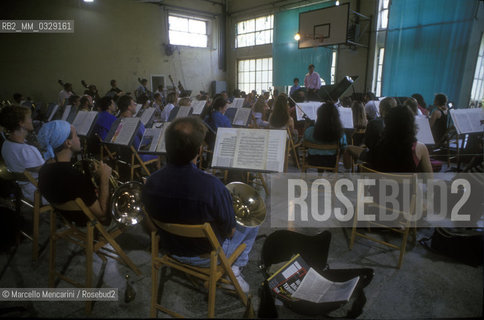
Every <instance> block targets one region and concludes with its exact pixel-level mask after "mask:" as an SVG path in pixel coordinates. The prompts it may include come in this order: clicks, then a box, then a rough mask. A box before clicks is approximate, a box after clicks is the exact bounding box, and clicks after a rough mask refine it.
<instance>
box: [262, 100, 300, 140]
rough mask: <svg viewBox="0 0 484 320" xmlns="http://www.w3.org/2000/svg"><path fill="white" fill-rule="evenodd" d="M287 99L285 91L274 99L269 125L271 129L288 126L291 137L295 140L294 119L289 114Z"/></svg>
mask: <svg viewBox="0 0 484 320" xmlns="http://www.w3.org/2000/svg"><path fill="white" fill-rule="evenodd" d="M289 109H290V106H289V100H288V99H287V95H286V94H285V93H281V94H280V95H279V96H278V97H277V100H276V103H275V105H274V107H273V108H272V113H271V116H270V118H269V125H270V127H271V128H273V129H284V130H286V128H289V130H290V131H291V135H292V137H293V139H294V140H295V141H296V140H297V131H296V129H295V128H294V119H293V118H292V117H291V116H290V115H289Z"/></svg>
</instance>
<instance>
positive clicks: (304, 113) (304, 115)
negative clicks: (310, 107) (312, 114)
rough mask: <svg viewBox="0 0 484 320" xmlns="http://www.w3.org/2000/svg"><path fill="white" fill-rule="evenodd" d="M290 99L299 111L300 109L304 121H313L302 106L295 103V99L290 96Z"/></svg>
mask: <svg viewBox="0 0 484 320" xmlns="http://www.w3.org/2000/svg"><path fill="white" fill-rule="evenodd" d="M289 99H291V101H292V102H293V103H294V105H295V106H296V108H298V109H299V111H301V113H302V114H303V119H304V120H305V121H312V120H311V119H310V118H309V117H308V115H307V114H306V112H304V110H303V109H302V108H301V106H299V105H298V104H297V102H296V101H294V99H293V98H292V97H291V96H289Z"/></svg>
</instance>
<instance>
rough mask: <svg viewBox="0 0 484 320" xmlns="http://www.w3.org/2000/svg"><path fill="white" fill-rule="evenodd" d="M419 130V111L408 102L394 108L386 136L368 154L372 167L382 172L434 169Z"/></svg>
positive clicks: (391, 111)
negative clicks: (416, 116)
mask: <svg viewBox="0 0 484 320" xmlns="http://www.w3.org/2000/svg"><path fill="white" fill-rule="evenodd" d="M416 134H417V128H416V125H415V115H414V114H413V112H412V111H411V110H410V109H409V108H408V107H407V106H398V107H395V108H392V109H390V111H388V114H387V115H386V116H385V128H384V129H383V135H382V138H381V140H380V141H379V142H378V144H377V145H376V146H375V147H374V148H372V149H370V152H369V154H368V163H369V165H370V167H371V168H373V169H375V170H377V171H382V172H432V165H431V163H430V157H429V152H428V150H427V147H426V146H425V144H423V143H421V142H418V141H417V138H416Z"/></svg>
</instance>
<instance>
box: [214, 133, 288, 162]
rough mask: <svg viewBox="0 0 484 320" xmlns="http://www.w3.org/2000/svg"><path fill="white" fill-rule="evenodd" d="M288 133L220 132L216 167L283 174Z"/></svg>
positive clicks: (215, 151)
mask: <svg viewBox="0 0 484 320" xmlns="http://www.w3.org/2000/svg"><path fill="white" fill-rule="evenodd" d="M286 140H287V132H286V130H268V129H245V128H238V129H236V128H219V129H218V131H217V138H216V142H215V150H214V157H213V161H212V166H213V167H223V168H231V167H232V168H238V169H248V170H251V169H252V170H259V171H272V172H282V171H283V170H284V159H285V152H286Z"/></svg>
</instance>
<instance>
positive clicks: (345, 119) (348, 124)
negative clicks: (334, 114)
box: [338, 108, 353, 129]
mask: <svg viewBox="0 0 484 320" xmlns="http://www.w3.org/2000/svg"><path fill="white" fill-rule="evenodd" d="M338 112H339V119H340V120H341V124H342V125H343V128H345V129H353V111H352V110H351V108H338Z"/></svg>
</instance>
